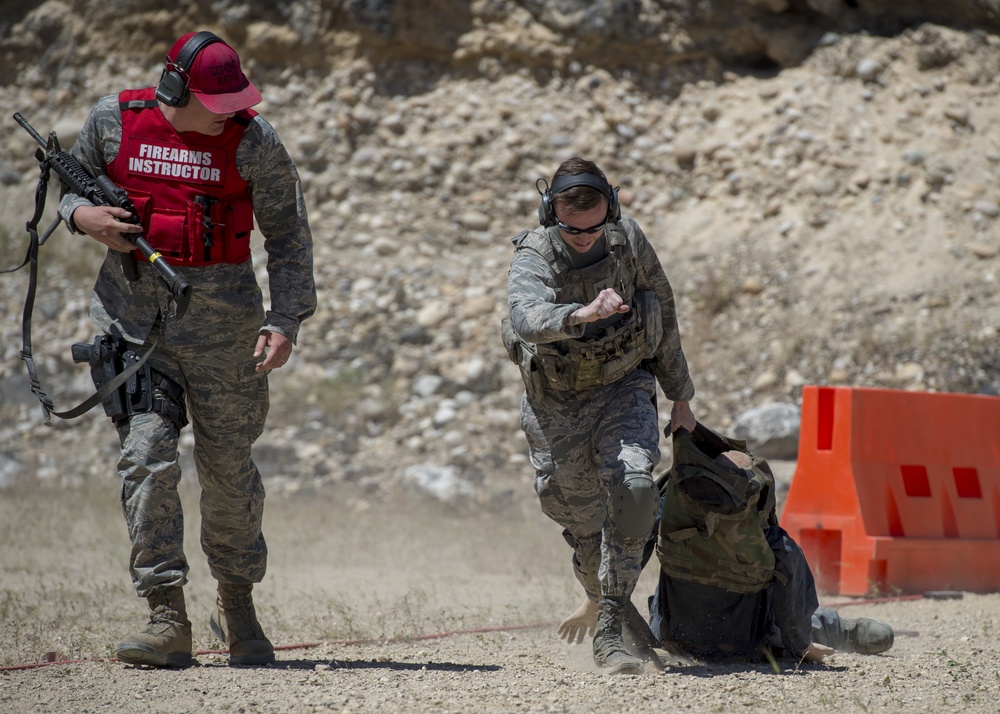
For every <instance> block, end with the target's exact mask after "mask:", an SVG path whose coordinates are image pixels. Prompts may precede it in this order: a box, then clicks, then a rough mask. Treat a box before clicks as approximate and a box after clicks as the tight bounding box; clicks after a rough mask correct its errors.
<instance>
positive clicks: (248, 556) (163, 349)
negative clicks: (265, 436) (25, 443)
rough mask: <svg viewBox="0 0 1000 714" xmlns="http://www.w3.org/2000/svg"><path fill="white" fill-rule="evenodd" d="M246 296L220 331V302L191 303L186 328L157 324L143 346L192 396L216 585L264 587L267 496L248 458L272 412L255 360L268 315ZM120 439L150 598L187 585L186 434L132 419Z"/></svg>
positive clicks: (205, 541) (124, 496)
mask: <svg viewBox="0 0 1000 714" xmlns="http://www.w3.org/2000/svg"><path fill="white" fill-rule="evenodd" d="M253 287H254V288H256V285H254V286H253ZM247 291H248V295H247V296H245V297H244V299H243V300H242V302H243V305H242V307H239V308H236V307H235V306H234V305H227V306H226V307H227V310H226V311H225V315H224V320H221V321H220V318H219V313H220V310H219V305H218V303H217V302H211V301H207V302H202V303H199V302H197V301H196V300H192V302H191V306H190V307H189V309H188V312H187V313H186V314H185V315H184V317H183V318H182V319H181V320H174V321H173V322H172V323H170V322H168V323H167V324H166V325H164V324H163V323H159V322H158V323H157V324H156V325H155V326H154V328H153V330H152V331H151V333H150V336H149V338H148V339H147V342H146V345H144V350H145V349H148V348H149V346H150V344H152V341H153V340H155V339H158V340H159V342H158V344H157V345H156V349H155V351H154V353H153V355H152V356H151V357H150V359H149V362H150V364H151V365H152V366H153V368H154V369H156V370H158V371H160V372H161V373H163V374H165V375H167V376H168V377H171V378H172V379H174V380H175V381H177V382H178V383H179V384H180V385H181V386H182V387H183V388H184V394H185V397H186V399H187V408H188V419H189V420H190V422H191V428H192V431H193V433H194V462H195V466H196V467H197V471H198V481H199V484H200V486H201V499H200V510H201V546H202V550H203V551H204V553H205V555H206V556H207V558H208V565H209V569H210V570H211V573H212V575H213V577H215V579H216V580H218V581H220V582H224V583H234V584H251V583H258V582H260V581H261V580H262V579H263V577H264V571H265V569H266V565H267V546H266V543H265V541H264V535H263V533H262V532H261V517H262V514H263V509H264V487H263V484H262V482H261V476H260V472H259V471H258V470H257V466H256V465H255V464H254V462H253V459H252V458H251V454H250V449H251V446H252V445H253V443H254V441H256V439H257V438H258V437H259V436H260V434H261V432H262V431H263V428H264V421H265V419H266V417H267V411H268V386H267V376H266V375H265V374H264V373H258V372H256V371H255V368H256V364H255V361H254V359H253V349H254V345H255V343H256V340H257V335H258V331H259V329H260V325H261V322H262V319H263V309H262V308H261V305H260V299H259V291H258V292H257V299H256V300H254V299H253V294H252V289H251V288H249V286H248V287H247ZM118 435H119V439H120V441H121V458H120V460H119V462H118V472H119V475H120V476H121V479H122V490H121V501H122V509H123V511H124V514H125V521H126V524H127V526H128V532H129V537H130V539H131V542H132V550H131V556H130V561H129V570H130V573H131V576H132V582H133V584H134V585H135V588H136V591H137V592H138V594H139V595H140V596H141V597H145V596H147V595H148V594H149V592H150V590H152V589H153V588H157V587H164V586H173V585H183V584H184V583H185V582H186V580H187V573H188V561H187V558H186V557H185V554H184V547H183V540H184V516H183V513H182V510H181V501H180V498H179V496H178V492H177V486H178V483H179V482H180V478H181V468H180V465H179V463H178V429H177V426H176V425H175V424H174V423H173V422H171V421H170V420H169V419H166V418H165V417H163V416H161V415H160V414H157V413H154V412H150V413H146V414H136V415H133V416H132V417H131V418H130V419H129V421H128V422H126V423H125V424H124V425H122V426H121V427H119V429H118Z"/></svg>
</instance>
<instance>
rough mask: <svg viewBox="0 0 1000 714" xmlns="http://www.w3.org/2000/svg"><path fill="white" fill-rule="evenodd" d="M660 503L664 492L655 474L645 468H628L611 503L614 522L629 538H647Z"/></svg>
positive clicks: (610, 511) (610, 509) (610, 507)
mask: <svg viewBox="0 0 1000 714" xmlns="http://www.w3.org/2000/svg"><path fill="white" fill-rule="evenodd" d="M659 502H660V492H659V489H657V488H656V483H655V482H654V481H653V477H652V476H650V475H649V474H648V473H646V472H645V471H626V472H625V478H624V479H622V482H621V483H620V484H619V485H618V488H616V489H615V490H614V493H612V494H611V502H610V503H609V504H608V512H609V514H610V518H611V522H612V523H613V524H614V525H615V527H616V528H617V529H618V530H619V531H621V532H622V533H623V534H624V535H625V536H626V537H628V538H647V537H648V536H649V533H650V531H651V530H652V528H653V523H655V522H656V509H657V507H658V506H659Z"/></svg>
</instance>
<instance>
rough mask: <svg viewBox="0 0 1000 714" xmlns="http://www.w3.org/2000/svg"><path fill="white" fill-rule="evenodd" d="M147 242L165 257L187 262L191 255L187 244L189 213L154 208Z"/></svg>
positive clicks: (150, 218) (151, 212)
mask: <svg viewBox="0 0 1000 714" xmlns="http://www.w3.org/2000/svg"><path fill="white" fill-rule="evenodd" d="M150 203H152V201H150ZM146 241H147V242H148V243H149V244H150V245H151V246H153V247H154V248H155V249H156V250H158V251H160V252H161V253H163V255H164V256H167V257H170V258H180V259H182V260H186V259H187V258H188V257H189V255H190V252H189V249H188V242H187V213H186V212H184V211H172V210H169V209H166V208H163V209H157V208H155V207H154V208H153V210H152V211H150V214H149V228H148V229H147V230H146Z"/></svg>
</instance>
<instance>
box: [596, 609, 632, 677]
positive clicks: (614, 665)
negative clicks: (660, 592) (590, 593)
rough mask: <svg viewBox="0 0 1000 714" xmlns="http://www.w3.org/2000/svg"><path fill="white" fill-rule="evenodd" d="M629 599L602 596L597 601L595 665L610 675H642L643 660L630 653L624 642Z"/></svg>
mask: <svg viewBox="0 0 1000 714" xmlns="http://www.w3.org/2000/svg"><path fill="white" fill-rule="evenodd" d="M628 599H629V598H628V597H608V596H607V595H603V596H601V599H600V600H598V601H597V629H596V631H595V633H594V663H595V664H596V665H597V666H598V667H601V668H602V669H607V670H609V673H610V674H640V673H641V672H642V666H643V662H642V659H640V658H639V657H636V656H635V655H634V654H632V653H631V652H629V651H628V648H627V647H626V646H625V642H624V640H622V617H623V610H624V608H625V607H626V604H625V603H626V601H627V600H628Z"/></svg>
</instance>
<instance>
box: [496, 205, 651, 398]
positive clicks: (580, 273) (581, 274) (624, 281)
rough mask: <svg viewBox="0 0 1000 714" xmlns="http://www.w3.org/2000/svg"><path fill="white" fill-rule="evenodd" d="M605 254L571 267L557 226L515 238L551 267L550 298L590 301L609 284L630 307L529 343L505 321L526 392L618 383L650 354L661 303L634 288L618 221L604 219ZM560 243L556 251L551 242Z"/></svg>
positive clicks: (630, 257)
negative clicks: (604, 322)
mask: <svg viewBox="0 0 1000 714" xmlns="http://www.w3.org/2000/svg"><path fill="white" fill-rule="evenodd" d="M606 235H607V239H608V254H607V255H606V256H605V257H604V258H602V259H601V260H600V261H598V262H597V263H595V264H593V265H590V266H587V267H585V268H580V269H574V268H573V267H572V266H571V264H570V262H569V257H568V256H567V255H566V254H565V253H564V251H566V250H569V249H568V248H566V247H565V246H563V245H561V244H562V239H561V238H559V235H558V232H557V229H556V228H550V229H548V230H546V231H543V232H534V231H531V232H529V231H525V232H524V233H521V234H519V235H518V236H516V237H515V238H514V246H515V250H525V249H530V250H534V251H535V252H537V253H539V254H540V255H541V256H542V257H543V258H545V260H546V261H548V263H549V264H550V265H552V266H553V268H554V271H553V272H554V276H555V302H556V303H558V304H562V305H565V304H571V303H578V304H581V305H589V304H590V303H591V302H593V301H594V300H595V299H596V298H597V296H598V295H599V294H600V292H601V291H602V290H604V289H605V288H614V290H615V291H616V292H617V293H618V294H619V295H620V296H621V298H622V300H623V301H624V302H625V303H626V304H628V305H629V306H630V308H631V309H630V310H629V311H628V312H627V313H625V314H624V315H622V319H621V320H620V321H619V322H617V323H615V324H613V325H611V326H608V327H606V328H603V329H601V330H600V331H599V332H598V333H597V334H596V335H592V336H585V337H583V338H580V339H568V340H559V341H557V342H550V343H545V344H534V343H530V342H525V341H524V340H521V339H520V338H519V337H518V336H517V335H516V334H515V333H514V330H513V327H512V325H511V324H510V320H509V319H508V318H504V319H503V320H502V321H501V336H502V338H503V341H504V346H505V347H506V348H507V354H508V356H509V357H510V359H511V361H513V362H514V363H515V364H517V365H518V367H519V368H520V370H521V378H522V379H523V380H524V384H525V388H526V389H527V391H528V395H529V396H531V397H535V396H538V395H540V394H541V393H542V392H543V391H544V390H546V389H552V390H555V391H568V390H573V391H580V390H584V389H590V388H592V387H597V386H600V385H604V384H612V383H614V382H617V381H618V380H620V379H621V378H622V377H624V376H625V375H627V374H629V373H630V372H632V370H634V369H635V368H636V367H638V366H639V363H640V362H642V361H643V360H644V359H649V358H651V357H653V355H654V354H655V351H656V348H657V347H658V346H659V344H660V340H661V339H662V338H663V324H662V321H661V319H660V302H659V299H658V298H657V296H656V294H655V293H654V292H653V291H652V290H636V289H635V281H636V275H637V273H638V268H637V265H636V257H635V253H634V251H633V250H632V249H631V245H630V243H629V241H628V237H627V236H626V234H625V229H624V228H622V226H621V224H620V223H612V224H608V230H607V234H606ZM557 242H558V244H559V245H560V249H559V250H558V251H557V249H556V245H557Z"/></svg>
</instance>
